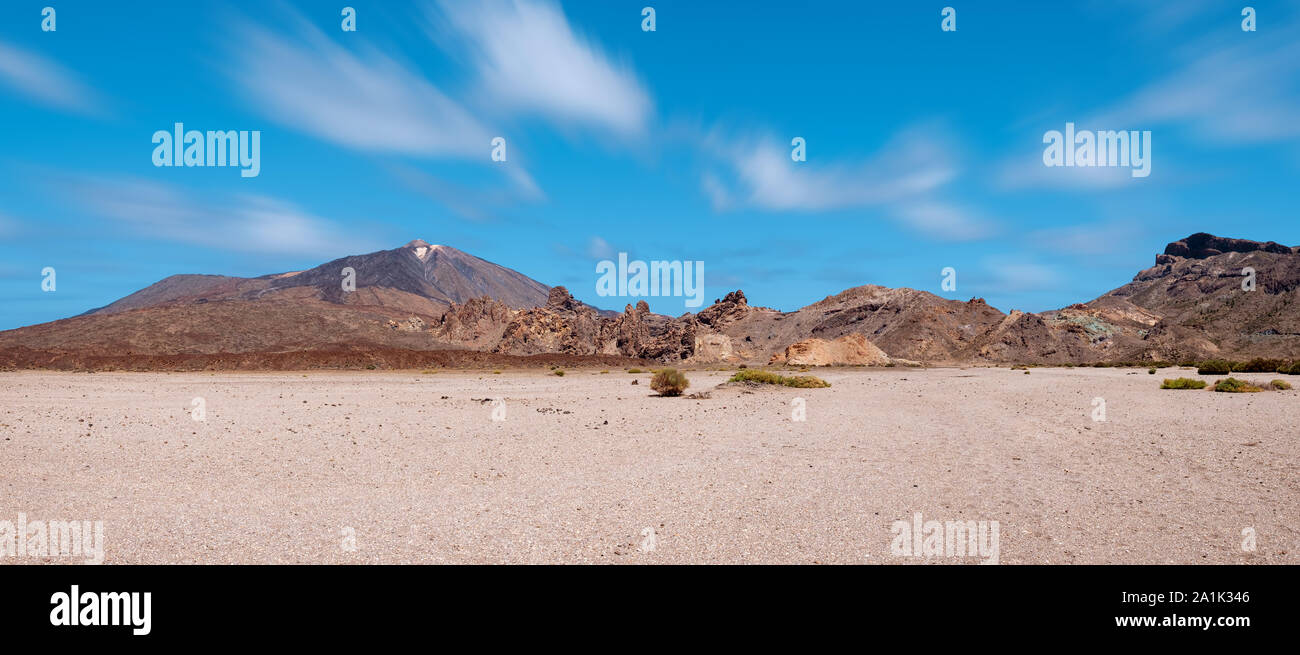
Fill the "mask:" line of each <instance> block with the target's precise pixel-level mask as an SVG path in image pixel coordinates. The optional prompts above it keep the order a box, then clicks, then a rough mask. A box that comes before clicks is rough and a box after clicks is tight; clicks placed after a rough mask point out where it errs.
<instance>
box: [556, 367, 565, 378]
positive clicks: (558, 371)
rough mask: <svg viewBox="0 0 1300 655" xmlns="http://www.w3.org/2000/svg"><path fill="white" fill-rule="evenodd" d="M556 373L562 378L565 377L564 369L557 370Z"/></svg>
mask: <svg viewBox="0 0 1300 655" xmlns="http://www.w3.org/2000/svg"><path fill="white" fill-rule="evenodd" d="M554 373H555V374H556V375H558V376H560V377H564V369H562V368H557V369H555V371H554Z"/></svg>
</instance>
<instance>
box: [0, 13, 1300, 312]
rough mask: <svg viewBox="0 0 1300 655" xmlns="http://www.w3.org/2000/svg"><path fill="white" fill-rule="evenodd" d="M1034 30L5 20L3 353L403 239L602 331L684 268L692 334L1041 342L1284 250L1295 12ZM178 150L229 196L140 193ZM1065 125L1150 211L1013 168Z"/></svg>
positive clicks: (1065, 179)
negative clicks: (1218, 240)
mask: <svg viewBox="0 0 1300 655" xmlns="http://www.w3.org/2000/svg"><path fill="white" fill-rule="evenodd" d="M945 4H947V5H951V6H952V7H954V8H955V9H956V11H957V31H955V32H943V31H941V30H940V22H941V16H940V11H941V9H942V7H943V6H944V5H945ZM1054 4H1055V3H1054ZM1059 4H1060V5H1061V6H1052V7H1046V6H1044V4H1043V3H1041V2H989V1H984V0H981V2H961V1H960V0H947V1H946V2H936V3H927V2H914V1H909V2H898V3H884V2H859V1H853V2H849V1H844V2H830V1H828V2H815V3H791V2H775V1H773V2H765V1H758V2H751V1H747V2H721V1H719V2H698V1H695V0H691V1H684V0H658V1H656V0H637V1H636V2H623V1H620V0H601V1H599V2H598V1H595V0H591V1H584V2H571V3H564V4H562V5H561V4H556V3H552V2H546V1H541V0H519V1H517V2H497V1H483V2H479V1H476V2H437V1H430V2H427V3H426V2H411V3H398V2H371V1H367V0H348V2H342V1H336V2H300V3H275V2H269V3H268V2H235V3H228V2H208V1H204V0H195V1H192V2H184V3H175V5H174V6H169V7H168V9H167V10H165V11H163V10H160V9H159V8H158V6H157V3H153V2H131V1H128V2H121V3H103V2H91V1H70V0H57V1H56V0H45V1H42V2H34V3H32V2H25V1H20V0H15V1H12V2H6V3H5V4H4V7H3V8H0V15H2V16H3V19H2V20H0V125H3V128H0V130H2V132H0V133H2V134H3V139H2V140H0V306H3V307H4V310H3V312H2V313H0V329H6V328H12V327H18V326H21V325H27V324H32V323H38V322H44V321H49V320H54V319H58V318H64V317H67V316H70V315H74V314H77V313H80V312H83V311H86V310H88V309H91V308H93V307H98V306H101V305H104V304H107V303H109V302H111V301H113V300H115V299H117V298H119V297H121V296H123V295H126V294H128V293H130V292H132V291H135V290H137V289H139V288H141V287H144V286H146V285H148V284H151V283H153V282H155V281H157V280H159V279H161V278H163V277H166V276H167V275H171V274H174V273H222V274H230V275H248V276H252V275H261V274H265V273H272V272H281V271H287V270H297V269H302V268H307V267H311V266H314V265H317V264H320V263H323V262H325V261H328V260H330V259H333V258H336V257H340V256H343V255H347V254H356V253H360V252H369V251H373V250H379V249H384V248H391V247H397V246H399V245H401V244H403V243H405V242H407V241H409V240H411V239H414V238H422V239H425V240H427V241H429V242H430V243H442V244H447V245H451V246H455V247H457V248H460V249H462V250H465V251H467V252H469V253H472V254H475V255H477V256H479V257H482V258H484V259H487V260H489V261H493V262H496V263H499V264H501V265H504V266H507V267H510V268H513V269H515V270H518V271H520V272H522V273H524V274H526V275H529V276H531V277H533V278H535V279H537V280H539V281H541V282H543V283H545V284H551V285H560V284H562V285H565V286H567V287H569V289H570V290H571V291H572V292H573V293H574V295H576V296H577V297H578V298H580V299H582V300H584V301H587V302H590V303H592V304H594V305H597V306H599V307H604V308H611V309H621V308H622V307H623V305H624V304H626V303H627V302H635V300H636V299H635V298H611V297H599V296H597V294H596V279H597V275H596V273H595V267H596V263H597V262H598V261H599V260H601V259H604V258H606V257H610V258H614V257H616V254H617V253H618V252H620V251H622V252H628V253H629V254H630V256H631V257H632V258H634V259H636V258H640V259H646V260H652V259H663V260H691V261H703V262H704V265H705V284H706V293H705V298H706V303H707V302H710V301H712V300H713V299H714V298H718V297H721V296H722V295H724V294H725V293H727V292H728V291H731V290H733V289H737V288H739V289H743V290H744V291H745V292H746V295H747V296H748V297H749V299H750V302H751V303H752V304H757V305H765V306H770V307H776V308H778V309H783V310H793V309H796V308H798V307H800V306H803V305H806V304H809V303H812V302H815V301H817V300H820V299H822V298H823V297H825V296H827V295H831V294H834V293H838V292H839V291H841V290H843V289H845V288H848V287H852V286H857V285H860V284H881V285H885V286H891V287H900V286H906V287H913V288H917V289H923V290H927V291H931V292H933V293H936V294H939V295H942V296H945V297H949V298H957V299H961V300H966V299H969V298H971V297H983V298H985V299H987V301H988V302H989V303H990V304H992V305H993V306H995V307H998V308H999V309H1002V310H1003V311H1007V310H1010V309H1021V310H1029V311H1041V310H1046V309H1054V308H1058V307H1061V306H1064V305H1067V304H1070V303H1073V302H1080V301H1086V300H1090V299H1092V298H1094V297H1096V296H1098V295H1100V294H1102V293H1104V292H1105V291H1107V290H1109V289H1111V288H1114V287H1116V286H1119V285H1121V284H1124V283H1125V282H1127V281H1128V280H1130V279H1131V278H1132V276H1133V274H1134V273H1136V272H1137V271H1138V270H1139V269H1141V268H1145V267H1148V266H1150V265H1152V264H1153V263H1154V256H1155V254H1156V253H1158V252H1160V251H1161V250H1162V249H1163V247H1164V245H1165V244H1166V243H1167V242H1169V241H1172V240H1175V239H1178V238H1182V237H1184V236H1187V235H1188V234H1191V233H1193V232H1199V231H1206V232H1212V233H1215V234H1221V235H1225V236H1234V237H1241V238H1250V239H1258V240H1275V241H1279V242H1282V243H1285V244H1287V245H1296V244H1300V225H1298V224H1297V220H1296V211H1295V206H1296V203H1295V200H1296V195H1297V192H1296V189H1297V188H1300V185H1297V183H1296V179H1297V173H1300V75H1298V74H1297V73H1300V71H1298V70H1297V69H1300V5H1298V4H1297V3H1295V2H1253V3H1252V6H1253V7H1254V8H1255V9H1256V10H1257V25H1258V29H1257V31H1254V32H1245V31H1242V29H1241V21H1242V18H1241V15H1240V12H1241V7H1242V5H1243V4H1244V3H1242V2H1236V3H1227V2H1206V1H1197V0H1182V1H1179V2H1167V3H1156V2H1143V3H1126V2H1108V1H1101V0H1097V1H1086V2H1076V3H1059ZM45 5H52V6H54V8H55V9H56V11H57V14H56V20H57V23H56V30H55V31H53V32H44V31H42V30H41V20H42V17H41V10H42V7H44V6H45ZM344 5H351V6H353V7H355V9H356V12H357V30H356V31H355V32H344V31H342V29H341V27H340V23H341V20H342V18H341V16H340V9H341V8H342V7H343V6H344ZM646 5H650V6H653V7H654V8H655V10H656V30H655V31H653V32H644V31H642V29H641V24H642V13H641V9H642V7H644V6H646ZM804 5H807V6H804ZM175 122H183V123H184V124H185V125H186V128H187V129H198V130H260V131H261V133H262V136H261V153H260V154H261V172H260V175H258V176H257V177H253V178H243V177H241V176H240V175H239V173H238V169H235V168H219V167H210V168H209V167H193V168H186V167H155V166H154V165H153V164H152V161H151V155H152V152H153V147H154V146H153V143H152V141H151V137H152V135H153V133H154V132H155V131H157V130H170V129H171V128H172V125H173V124H174V123H175ZM1067 122H1073V123H1075V124H1076V125H1078V127H1079V128H1080V129H1095V130H1149V131H1151V133H1152V137H1151V139H1152V167H1151V168H1152V171H1151V175H1150V176H1149V177H1146V178H1134V177H1131V176H1130V175H1129V173H1128V171H1127V170H1125V169H1113V168H1111V169H1106V168H1094V169H1086V168H1047V167H1045V166H1044V165H1043V162H1042V154H1043V148H1044V146H1043V141H1042V140H1043V135H1044V133H1045V132H1046V131H1048V130H1062V129H1064V125H1065V124H1066V123H1067ZM496 136H502V137H504V138H506V142H507V155H508V157H507V161H506V162H493V161H492V160H491V157H490V154H491V145H490V141H491V139H492V138H493V137H496ZM794 137H802V138H804V139H805V141H806V144H807V146H806V148H807V160H806V161H803V162H794V161H791V159H790V157H789V154H790V150H791V146H790V142H791V139H793V138H794ZM46 266H52V267H54V268H55V270H56V271H57V291H55V292H53V293H47V292H42V290H41V279H42V278H41V270H42V269H43V268H44V267H46ZM944 267H953V268H954V269H956V271H957V289H956V291H951V292H946V291H943V290H942V289H941V287H940V284H941V281H942V277H941V273H940V272H941V270H942V269H943V268H944ZM650 300H651V307H652V309H654V310H655V311H658V312H662V313H668V314H673V315H676V314H679V313H681V312H682V311H685V308H684V306H683V303H682V300H681V299H676V298H653V299H650Z"/></svg>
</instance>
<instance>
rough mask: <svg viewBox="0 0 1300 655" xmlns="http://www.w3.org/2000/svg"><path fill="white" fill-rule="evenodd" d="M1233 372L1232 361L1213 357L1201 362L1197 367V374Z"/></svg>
mask: <svg viewBox="0 0 1300 655" xmlns="http://www.w3.org/2000/svg"><path fill="white" fill-rule="evenodd" d="M1231 372H1232V362H1229V361H1226V360H1222V359H1211V360H1207V361H1204V362H1201V363H1200V364H1198V365H1197V367H1196V373H1197V375H1225V374H1227V373H1231Z"/></svg>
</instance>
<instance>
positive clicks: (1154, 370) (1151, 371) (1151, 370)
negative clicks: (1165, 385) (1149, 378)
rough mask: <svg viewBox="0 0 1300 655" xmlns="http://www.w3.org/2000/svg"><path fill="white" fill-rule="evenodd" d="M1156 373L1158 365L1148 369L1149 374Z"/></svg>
mask: <svg viewBox="0 0 1300 655" xmlns="http://www.w3.org/2000/svg"><path fill="white" fill-rule="evenodd" d="M1155 374H1156V367H1154V366H1152V367H1151V368H1149V369H1147V375H1155Z"/></svg>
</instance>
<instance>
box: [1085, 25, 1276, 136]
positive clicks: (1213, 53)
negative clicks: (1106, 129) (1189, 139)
mask: <svg viewBox="0 0 1300 655" xmlns="http://www.w3.org/2000/svg"><path fill="white" fill-rule="evenodd" d="M1283 29H1284V30H1285V28H1283ZM1286 31H1288V32H1291V33H1292V34H1293V33H1294V32H1293V31H1291V30H1286ZM1249 36H1250V37H1255V36H1256V35H1255V34H1250V35H1249ZM1095 121H1096V122H1097V123H1099V124H1112V125H1120V124H1125V125H1139V126H1150V125H1158V124H1170V123H1174V124H1186V125H1187V126H1189V127H1190V128H1191V129H1192V131H1193V132H1194V133H1195V134H1196V135H1198V136H1199V137H1201V138H1203V139H1205V140H1207V141H1212V142H1217V143H1219V144H1225V143H1238V144H1240V143H1262V142H1273V141H1286V140H1293V139H1296V138H1298V137H1300V41H1296V40H1295V39H1294V38H1293V37H1292V36H1291V34H1286V35H1285V38H1278V37H1276V36H1272V35H1269V34H1266V33H1264V34H1259V35H1258V38H1248V39H1247V40H1245V41H1244V42H1239V43H1236V44H1232V45H1226V46H1222V47H1220V48H1218V49H1215V50H1210V51H1207V52H1204V53H1203V54H1202V55H1201V56H1199V57H1197V58H1196V59H1194V60H1193V61H1191V62H1188V63H1187V64H1186V65H1184V66H1182V67H1181V68H1179V69H1178V70H1176V71H1174V72H1172V73H1170V74H1169V75H1167V76H1165V77H1163V78H1161V79H1158V80H1157V81H1155V82H1153V83H1151V84H1150V85H1148V86H1146V87H1144V88H1142V89H1139V90H1138V91H1137V92H1135V93H1133V94H1132V95H1131V96H1129V97H1127V98H1125V99H1124V100H1122V101H1120V102H1119V103H1118V104H1117V105H1115V106H1112V107H1109V108H1106V109H1104V110H1102V112H1101V115H1100V116H1098V117H1097V118H1096V119H1095ZM1148 129H1149V128H1148Z"/></svg>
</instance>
